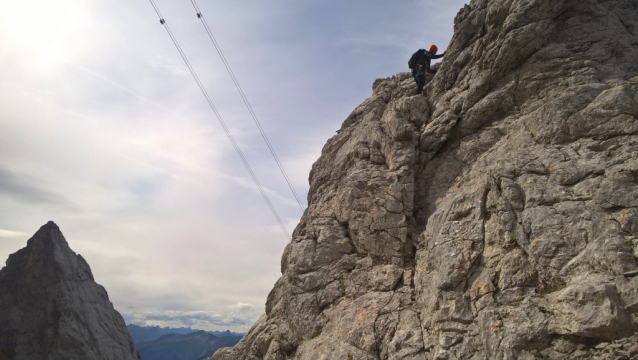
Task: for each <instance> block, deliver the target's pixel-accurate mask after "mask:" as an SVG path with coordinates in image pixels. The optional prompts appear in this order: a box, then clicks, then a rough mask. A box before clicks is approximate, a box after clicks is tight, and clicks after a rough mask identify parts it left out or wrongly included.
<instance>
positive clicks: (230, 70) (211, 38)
mask: <svg viewBox="0 0 638 360" xmlns="http://www.w3.org/2000/svg"><path fill="white" fill-rule="evenodd" d="M191 4H193V7H194V8H195V11H196V12H197V17H198V18H199V20H201V22H202V24H203V25H204V28H205V29H206V32H207V33H208V37H209V38H210V40H211V41H212V42H213V45H214V46H215V50H217V54H219V57H220V58H221V59H222V62H223V63H224V66H225V67H226V70H227V71H228V74H229V75H230V77H231V79H232V80H233V82H234V83H235V87H236V88H237V91H239V95H241V98H242V100H244V104H245V105H246V107H247V108H248V112H250V115H251V116H252V118H253V121H254V122H255V125H257V128H258V129H259V132H260V133H261V137H262V138H263V139H264V141H265V142H266V145H268V150H270V154H272V157H273V158H274V159H275V162H277V166H279V170H280V171H281V174H282V175H283V176H284V179H286V182H287V183H288V187H289V188H290V191H291V192H292V194H293V195H294V196H295V199H296V200H297V203H298V204H299V208H301V212H302V213H303V211H304V209H305V207H304V205H303V203H302V202H301V199H300V198H299V195H297V191H295V188H294V186H292V182H291V181H290V178H289V177H288V174H286V170H284V167H283V165H282V164H281V161H280V160H279V157H278V156H277V153H276V152H275V149H274V148H273V147H272V145H271V144H270V140H268V136H266V133H265V132H264V129H263V128H262V127H261V123H260V122H259V119H257V115H256V114H255V112H254V111H253V108H252V106H250V102H248V98H247V97H246V94H244V90H242V88H241V86H240V85H239V81H237V78H236V77H235V74H234V73H233V70H232V69H231V68H230V65H229V64H228V61H227V60H226V57H225V56H224V53H223V52H222V49H221V47H220V46H219V44H218V43H217V40H215V36H213V32H212V31H211V30H210V27H209V26H208V23H207V22H206V19H205V18H204V15H203V14H202V11H201V10H200V9H199V6H198V5H197V2H196V1H195V0H191Z"/></svg>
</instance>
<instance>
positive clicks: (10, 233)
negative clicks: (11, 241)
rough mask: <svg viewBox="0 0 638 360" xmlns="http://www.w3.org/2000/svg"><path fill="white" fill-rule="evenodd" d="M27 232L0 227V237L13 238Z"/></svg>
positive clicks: (23, 235) (22, 235)
mask: <svg viewBox="0 0 638 360" xmlns="http://www.w3.org/2000/svg"><path fill="white" fill-rule="evenodd" d="M25 236H27V234H25V233H23V232H20V231H11V230H4V229H0V237H1V238H15V237H25Z"/></svg>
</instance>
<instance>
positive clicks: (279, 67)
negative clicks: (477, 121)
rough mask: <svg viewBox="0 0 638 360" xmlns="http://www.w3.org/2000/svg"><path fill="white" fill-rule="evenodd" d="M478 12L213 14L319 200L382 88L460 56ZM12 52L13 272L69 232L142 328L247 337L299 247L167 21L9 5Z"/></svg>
mask: <svg viewBox="0 0 638 360" xmlns="http://www.w3.org/2000/svg"><path fill="white" fill-rule="evenodd" d="M464 3H465V1H463V0H454V1H445V2H441V1H433V0H432V1H401V2H387V1H376V0H375V1H369V2H365V3H363V2H360V1H350V2H348V1H337V0H330V1H321V2H319V1H314V2H306V1H293V0H277V1H268V2H264V1H247V0H238V1H232V2H223V3H220V2H212V1H205V0H200V1H199V5H200V7H201V8H202V11H203V13H204V15H205V16H206V17H207V20H208V22H209V24H210V26H211V28H212V30H213V32H214V33H215V36H216V38H217V40H218V42H219V44H220V45H221V46H222V49H223V50H224V52H225V55H226V58H227V59H228V61H229V62H230V64H231V66H232V67H233V70H234V72H235V75H236V76H237V78H238V79H239V81H240V83H241V84H242V87H243V89H244V92H245V93H246V95H247V96H248V98H249V100H250V102H251V104H252V106H253V108H254V110H255V112H256V113H257V115H258V116H259V119H260V120H261V122H262V125H263V127H264V129H265V131H266V133H267V134H268V136H269V137H270V140H271V142H272V144H273V146H274V148H275V149H276V151H277V152H278V155H279V157H280V159H281V161H282V162H283V164H284V166H285V167H286V170H287V172H288V175H289V176H290V178H291V180H292V182H293V184H294V186H295V187H296V189H297V191H298V192H299V194H300V195H301V197H302V199H303V200H304V201H305V199H306V193H307V191H308V173H309V171H310V168H311V166H312V163H313V162H314V161H315V160H316V159H317V158H318V157H319V155H320V153H321V148H322V146H323V145H324V144H325V142H326V141H327V139H329V138H330V137H331V136H332V135H333V134H334V132H335V131H336V130H337V129H339V127H340V126H341V122H342V121H343V120H344V119H345V118H346V117H347V116H348V114H349V112H350V111H352V110H353V109H354V108H355V107H356V106H357V105H358V104H359V103H361V102H362V101H363V100H364V99H365V98H366V97H368V96H369V95H370V93H371V86H372V83H373V82H374V80H375V79H376V78H380V77H387V76H392V75H394V74H396V73H397V72H400V71H405V70H406V67H407V65H406V64H407V59H408V58H409V57H410V55H411V54H412V52H414V51H415V50H416V49H417V48H419V47H425V46H428V45H429V44H431V43H436V44H438V45H439V48H440V49H441V50H444V49H445V47H446V44H447V43H448V41H449V40H450V38H451V36H452V28H453V18H454V16H455V14H456V13H457V11H458V9H459V8H460V7H462V6H463V4H464ZM157 4H158V6H160V8H161V10H162V12H163V14H164V16H165V18H166V21H167V22H169V24H170V25H171V28H172V30H173V31H174V33H175V36H176V37H177V39H178V40H179V41H180V43H181V45H182V47H183V49H184V51H185V52H186V54H187V55H188V57H189V58H190V60H191V63H192V64H193V66H194V68H195V69H196V71H197V72H198V75H199V77H200V78H201V80H202V82H203V83H204V85H205V86H206V88H207V90H208V91H209V93H210V96H211V98H212V99H213V101H215V104H216V106H217V107H218V109H219V111H220V113H221V114H222V116H223V117H224V119H225V121H226V122H227V124H228V126H229V128H230V130H231V132H232V133H233V134H234V136H235V139H236V140H237V142H238V143H239V145H240V147H241V148H242V149H243V151H244V153H245V155H246V157H247V158H248V161H249V162H250V163H251V165H252V166H253V169H254V171H255V173H256V174H257V176H258V177H259V179H260V181H261V182H262V184H263V185H264V186H265V188H266V191H267V193H268V195H269V196H270V198H271V200H272V201H273V203H274V206H275V207H276V209H277V211H278V212H279V213H280V215H281V216H282V218H283V220H284V222H285V223H286V225H287V227H288V230H289V231H290V232H292V230H293V229H294V226H295V225H296V224H297V222H298V220H299V218H300V216H301V212H300V210H299V208H298V206H297V204H296V202H295V201H294V199H293V197H292V195H291V194H290V192H289V190H288V188H287V186H286V183H285V181H284V180H283V179H282V177H281V174H280V173H279V169H278V168H277V166H276V164H275V163H274V161H273V160H272V158H271V157H270V154H269V152H268V149H267V148H266V146H265V144H264V143H263V141H262V139H261V137H260V135H259V132H258V130H257V129H256V128H255V126H254V124H253V122H252V119H251V118H250V116H249V114H248V112H247V110H246V109H245V107H244V105H243V103H242V101H241V98H240V97H239V95H238V94H237V92H236V90H235V88H234V86H233V84H232V81H231V80H230V78H229V77H228V74H227V73H226V70H225V69H224V67H223V64H222V63H221V61H220V60H219V58H218V56H217V54H216V53H215V50H214V49H213V47H212V45H211V43H210V42H209V40H208V37H207V35H206V33H205V31H204V29H203V28H202V26H201V23H199V22H198V20H197V18H196V17H195V14H194V11H193V9H192V7H191V5H190V2H189V1H181V0H180V1H169V0H157ZM0 49H1V50H0V67H1V68H2V76H0V258H4V259H6V258H7V257H8V255H9V254H11V253H13V252H15V251H17V250H18V249H20V248H22V247H24V246H25V244H26V240H27V239H28V237H29V236H30V234H33V233H34V232H35V231H36V230H37V229H38V228H39V227H40V226H41V225H43V224H44V223H46V222H47V221H48V220H53V221H55V222H56V223H58V225H60V227H61V229H62V231H63V233H64V234H65V236H66V237H67V240H68V241H69V243H70V246H71V247H72V248H73V249H74V250H75V251H76V252H78V253H81V254H82V255H83V256H84V257H85V258H86V259H87V261H88V262H89V263H90V264H91V267H92V270H93V272H94V275H95V278H96V281H97V282H99V283H100V284H102V285H104V286H105V287H106V289H107V290H108V292H109V296H110V299H111V301H113V303H114V304H115V307H116V308H117V309H118V310H119V311H121V312H122V314H123V315H124V316H125V317H126V318H127V320H128V321H138V322H141V323H148V324H151V323H153V324H158V325H160V323H161V324H165V325H171V326H179V324H182V325H184V326H190V325H189V324H194V323H197V324H199V325H197V326H198V327H201V328H204V329H210V330H217V329H221V330H225V329H231V330H234V331H246V330H247V329H248V328H249V327H250V325H251V323H252V322H253V321H255V320H256V319H257V318H258V317H259V315H260V314H261V313H262V312H263V311H264V303H265V300H266V296H267V294H268V292H269V290H270V289H271V287H272V286H273V284H274V283H275V281H276V280H277V278H278V277H279V275H280V272H279V271H280V269H279V266H280V265H279V260H280V256H281V253H282V252H283V248H284V247H285V245H286V243H287V242H288V240H289V239H286V238H285V237H284V235H283V234H282V231H281V229H279V227H278V226H277V224H276V222H275V221H274V219H273V216H272V215H271V214H270V213H269V211H268V208H267V207H266V205H265V204H264V203H263V200H262V199H261V196H260V194H259V192H258V191H257V189H256V188H255V186H254V184H253V183H252V181H251V180H250V178H249V176H248V174H247V173H246V170H245V169H244V168H243V167H242V165H241V162H240V161H239V159H238V157H237V155H236V154H235V153H234V150H233V148H232V146H231V144H230V142H229V141H228V139H227V138H226V137H225V135H224V133H223V131H222V129H221V127H220V126H219V124H218V123H217V120H216V119H215V118H214V116H213V114H212V113H211V111H210V109H209V108H208V105H207V104H206V102H205V101H204V99H203V97H202V95H201V93H200V92H199V89H198V88H197V86H196V85H195V83H194V82H193V79H192V77H191V75H190V73H189V72H188V70H187V68H186V67H185V66H184V64H183V62H182V59H181V58H180V57H179V55H178V53H177V51H176V50H175V48H174V47H173V44H172V43H171V41H170V39H169V38H168V36H167V35H166V32H165V31H164V29H163V28H162V26H161V25H160V24H159V21H158V19H157V17H156V15H155V13H154V12H153V10H152V7H151V5H150V4H149V3H148V2H144V1H128V0H112V1H106V2H105V1H94V0H92V1H85V0H60V1H54V2H51V1H44V0H22V1H4V2H0ZM27 234H29V235H27ZM238 304H249V305H250V306H248V305H246V306H244V307H242V306H243V305H238Z"/></svg>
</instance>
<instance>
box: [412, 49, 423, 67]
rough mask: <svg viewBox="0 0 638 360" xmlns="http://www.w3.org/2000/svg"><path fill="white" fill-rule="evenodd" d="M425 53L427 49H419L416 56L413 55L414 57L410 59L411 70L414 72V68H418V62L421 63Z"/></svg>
mask: <svg viewBox="0 0 638 360" xmlns="http://www.w3.org/2000/svg"><path fill="white" fill-rule="evenodd" d="M424 52H425V49H419V50H417V51H416V52H415V53H414V54H412V57H411V58H410V60H408V67H409V68H410V69H412V70H414V67H415V66H416V62H417V61H419V58H421V56H422V55H423V53H424Z"/></svg>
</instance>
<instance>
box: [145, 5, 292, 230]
mask: <svg viewBox="0 0 638 360" xmlns="http://www.w3.org/2000/svg"><path fill="white" fill-rule="evenodd" d="M149 1H150V2H151V5H152V6H153V9H154V10H155V12H156V13H157V16H158V17H159V18H160V23H161V24H162V25H163V26H164V28H165V29H166V32H167V33H168V36H169V37H170V38H171V41H172V42H173V44H174V45H175V47H176V48H177V51H178V52H179V54H180V56H181V57H182V60H184V63H185V64H186V67H188V70H189V71H190V73H191V75H192V76H193V79H195V82H196V83H197V85H198V87H199V89H200V90H201V92H202V94H203V95H204V97H205V98H206V101H207V102H208V105H209V106H210V108H211V109H212V110H213V113H214V114H215V116H216V117H217V120H218V121H219V123H220V124H221V126H222V128H223V129H224V132H225V133H226V136H228V138H229V139H230V142H231V143H232V145H233V147H234V148H235V151H236V152H237V155H239V158H240V159H241V161H242V163H243V164H244V167H245V168H246V170H248V173H249V174H250V177H251V178H252V180H253V182H254V183H255V185H256V186H257V188H258V189H259V192H260V193H261V195H262V197H263V198H264V201H265V202H266V205H267V206H268V207H269V208H270V211H271V212H272V214H273V215H274V217H275V219H276V220H277V222H278V223H279V225H280V226H281V229H282V230H283V231H284V234H285V235H286V237H287V238H288V239H289V238H291V236H290V233H289V232H288V229H287V228H286V226H285V224H284V222H283V221H282V220H281V217H280V216H279V214H278V213H277V210H276V209H275V207H274V206H273V204H272V202H271V201H270V198H269V197H268V195H267V194H266V191H265V190H264V188H263V186H262V185H261V183H260V182H259V179H258V178H257V175H256V174H255V172H254V171H253V169H252V168H251V166H250V164H249V163H248V160H247V159H246V157H245V156H244V154H243V152H242V151H241V149H240V148H239V145H238V144H237V142H236V141H235V138H234V137H233V135H232V134H231V132H230V130H229V129H228V127H227V126H226V123H225V122H224V120H223V118H222V116H221V114H220V113H219V111H218V110H217V108H216V107H215V104H214V103H213V101H212V99H211V98H210V96H209V95H208V92H207V91H206V89H205V88H204V85H203V84H202V82H201V81H200V79H199V77H198V76H197V73H196V72H195V69H194V68H193V66H192V65H191V63H190V61H188V58H187V57H186V54H185V53H184V51H183V50H182V48H181V46H180V45H179V42H178V41H177V38H175V35H173V32H172V31H171V29H170V27H169V26H168V24H167V23H166V21H165V20H164V17H162V13H161V12H160V10H159V8H158V7H157V5H156V4H155V2H154V1H153V0H149Z"/></svg>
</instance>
